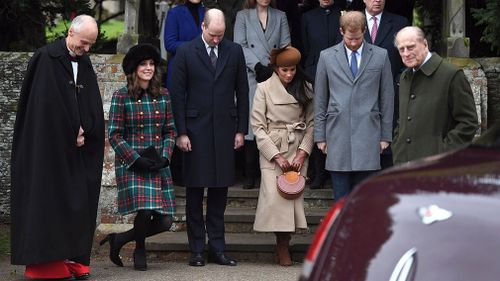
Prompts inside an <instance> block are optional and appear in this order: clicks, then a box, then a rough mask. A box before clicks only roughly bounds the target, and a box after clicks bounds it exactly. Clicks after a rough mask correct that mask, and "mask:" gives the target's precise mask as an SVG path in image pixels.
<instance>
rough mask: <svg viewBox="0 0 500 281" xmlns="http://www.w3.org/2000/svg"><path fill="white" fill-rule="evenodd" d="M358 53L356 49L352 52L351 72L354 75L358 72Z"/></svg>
mask: <svg viewBox="0 0 500 281" xmlns="http://www.w3.org/2000/svg"><path fill="white" fill-rule="evenodd" d="M356 54H357V52H356V51H354V52H352V54H351V73H352V76H354V77H356V74H357V73H358V59H357V58H356Z"/></svg>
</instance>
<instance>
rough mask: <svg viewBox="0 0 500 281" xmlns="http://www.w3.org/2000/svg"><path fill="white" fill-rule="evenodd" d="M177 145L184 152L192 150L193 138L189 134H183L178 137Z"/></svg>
mask: <svg viewBox="0 0 500 281" xmlns="http://www.w3.org/2000/svg"><path fill="white" fill-rule="evenodd" d="M176 143H177V147H178V148H179V149H180V150H181V151H184V152H189V151H191V140H189V137H188V136H187V135H181V136H179V137H177V142H176Z"/></svg>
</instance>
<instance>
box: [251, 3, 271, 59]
mask: <svg viewBox="0 0 500 281" xmlns="http://www.w3.org/2000/svg"><path fill="white" fill-rule="evenodd" d="M269 10H270V9H269ZM248 15H249V21H250V25H251V26H252V28H253V29H254V30H255V34H257V37H258V38H259V41H260V42H261V43H262V46H264V47H265V48H266V51H267V52H268V53H270V52H271V48H269V43H268V42H267V39H266V36H265V35H264V31H263V30H262V27H261V26H260V21H259V16H258V15H257V9H252V10H250V11H249V12H248ZM269 18H271V16H270V15H269V14H268V19H267V20H268V21H269ZM267 27H268V28H269V22H268V23H267ZM266 33H267V32H266Z"/></svg>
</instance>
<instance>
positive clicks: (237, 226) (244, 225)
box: [174, 206, 328, 233]
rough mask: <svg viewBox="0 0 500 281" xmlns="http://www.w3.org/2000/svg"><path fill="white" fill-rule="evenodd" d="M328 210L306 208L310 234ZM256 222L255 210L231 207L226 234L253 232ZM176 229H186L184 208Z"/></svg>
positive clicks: (227, 212)
mask: <svg viewBox="0 0 500 281" xmlns="http://www.w3.org/2000/svg"><path fill="white" fill-rule="evenodd" d="M327 211H328V208H306V209H305V212H306V219H307V224H308V228H309V230H308V232H314V231H315V230H316V227H317V225H318V224H319V223H320V221H321V219H322V218H323V216H324V215H325V214H326V212H327ZM254 221H255V208H245V207H229V208H227V209H226V213H225V214H224V223H225V227H226V232H239V233H241V232H253V222H254ZM174 223H175V225H174V229H175V230H176V231H184V230H185V229H186V211H185V208H184V206H177V211H176V215H175V216H174Z"/></svg>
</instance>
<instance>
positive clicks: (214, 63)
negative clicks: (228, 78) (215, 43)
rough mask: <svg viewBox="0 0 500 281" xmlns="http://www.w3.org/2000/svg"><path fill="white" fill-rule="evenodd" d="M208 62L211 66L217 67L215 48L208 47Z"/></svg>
mask: <svg viewBox="0 0 500 281" xmlns="http://www.w3.org/2000/svg"><path fill="white" fill-rule="evenodd" d="M210 62H212V66H213V67H214V68H215V66H216V65H217V55H216V54H215V47H210Z"/></svg>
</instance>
